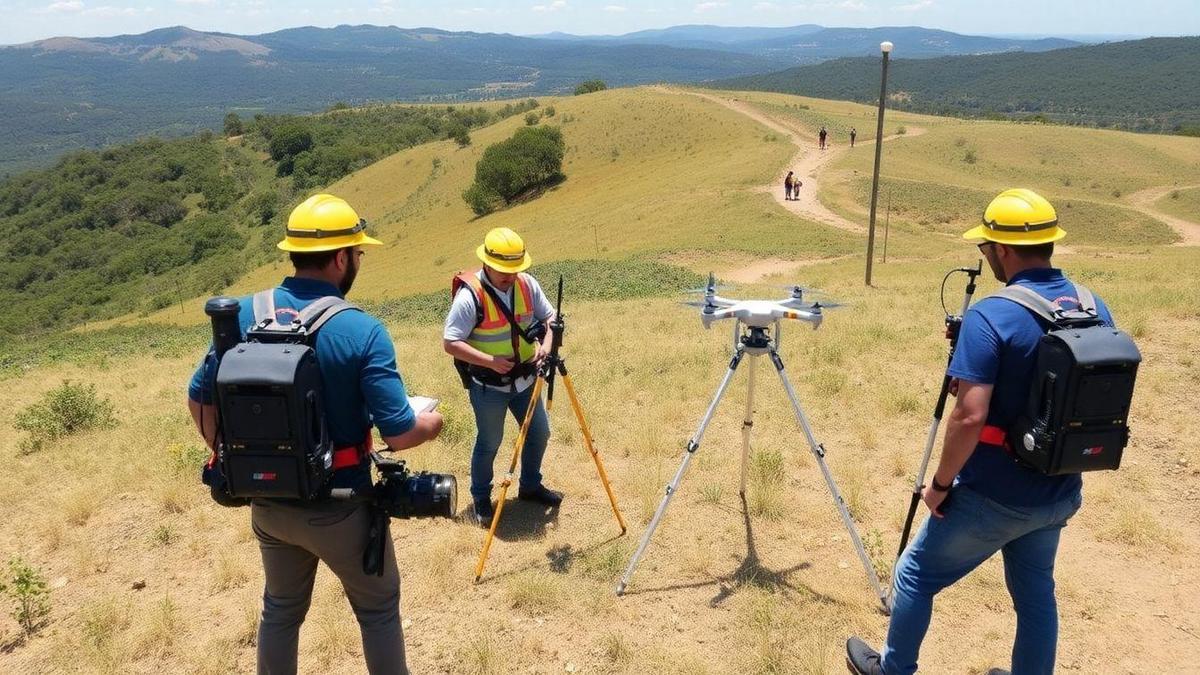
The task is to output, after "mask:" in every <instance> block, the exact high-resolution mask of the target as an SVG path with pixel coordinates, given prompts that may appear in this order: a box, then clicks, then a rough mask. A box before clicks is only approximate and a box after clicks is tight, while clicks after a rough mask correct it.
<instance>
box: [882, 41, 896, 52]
mask: <svg viewBox="0 0 1200 675" xmlns="http://www.w3.org/2000/svg"><path fill="white" fill-rule="evenodd" d="M893 46H894V45H892V43H890V42H880V43H879V51H881V52H883V53H884V54H891V53H892V47H893Z"/></svg>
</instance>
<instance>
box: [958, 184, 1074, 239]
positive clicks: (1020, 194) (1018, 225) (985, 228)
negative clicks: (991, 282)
mask: <svg viewBox="0 0 1200 675" xmlns="http://www.w3.org/2000/svg"><path fill="white" fill-rule="evenodd" d="M1065 236H1067V233H1066V231H1065V230H1063V229H1062V228H1061V227H1059V226H1058V214H1057V213H1055V211H1054V207H1053V206H1051V205H1050V202H1048V201H1046V198H1045V197H1043V196H1041V195H1039V194H1038V193H1036V192H1034V191H1033V190H1029V189H1026V188H1013V189H1011V190H1005V191H1004V192H1001V193H1000V194H998V195H996V198H995V199H993V200H992V202H991V203H990V204H988V207H987V210H985V211H984V212H983V224H982V225H977V226H975V227H973V228H971V229H970V230H967V231H966V232H964V233H963V239H966V240H968V241H971V242H973V243H977V244H980V243H983V242H985V241H993V242H996V243H997V244H1007V245H1009V246H1036V245H1037V244H1048V243H1050V242H1053V241H1058V240H1059V239H1062V238H1063V237H1065Z"/></svg>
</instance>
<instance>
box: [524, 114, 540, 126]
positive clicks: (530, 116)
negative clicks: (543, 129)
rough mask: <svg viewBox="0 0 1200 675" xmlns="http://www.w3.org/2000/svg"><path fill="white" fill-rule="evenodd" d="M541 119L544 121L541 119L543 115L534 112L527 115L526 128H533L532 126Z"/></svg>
mask: <svg viewBox="0 0 1200 675" xmlns="http://www.w3.org/2000/svg"><path fill="white" fill-rule="evenodd" d="M540 119H542V117H541V115H538V114H537V113H534V112H531V113H525V126H528V127H531V126H533V125H535V124H537V123H538V120H540Z"/></svg>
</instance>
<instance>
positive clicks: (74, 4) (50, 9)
mask: <svg viewBox="0 0 1200 675" xmlns="http://www.w3.org/2000/svg"><path fill="white" fill-rule="evenodd" d="M82 11H83V2H81V0H62V1H61V2H55V3H51V4H49V5H46V6H45V7H43V8H42V9H40V10H38V13H39V14H49V13H61V14H74V13H75V12H82Z"/></svg>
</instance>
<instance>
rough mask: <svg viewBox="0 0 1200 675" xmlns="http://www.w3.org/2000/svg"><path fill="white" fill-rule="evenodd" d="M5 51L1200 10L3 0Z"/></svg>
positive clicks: (1063, 1) (1161, 26)
mask: <svg viewBox="0 0 1200 675" xmlns="http://www.w3.org/2000/svg"><path fill="white" fill-rule="evenodd" d="M0 16H3V17H4V19H5V20H4V21H3V22H0V44H13V43H19V42H27V41H30V40H37V39H41V38H45V37H51V36H55V35H73V36H80V37H87V36H98V35H115V34H120V33H140V32H143V31H146V30H149V29H151V28H158V27H162V26H172V25H180V24H182V25H186V26H190V27H192V28H197V29H200V30H218V31H224V32H229V33H240V34H254V33H262V32H267V31H272V30H278V29H280V28H288V27H293V26H303V25H315V26H336V25H338V24H343V23H371V24H377V25H397V26H403V27H417V26H434V27H437V28H445V29H449V30H474V31H487V32H506V33H517V34H531V33H544V32H550V31H556V30H558V31H565V32H569V33H582V34H596V33H625V32H630V31H634V30H641V29H643V28H661V27H665V26H671V25H677V24H685V23H709V24H718V25H727V26H789V25H796V24H801V23H817V24H821V25H826V26H859V27H865V26H887V25H920V26H926V27H930V28H943V29H946V30H952V31H956V32H960V33H970V34H997V33H1003V34H1053V35H1079V34H1097V33H1100V34H1133V35H1198V34H1200V0H1140V1H1137V2H1132V1H1123V2H1112V1H1107V0H1094V1H1087V0H1008V1H1007V2H993V1H990V0H988V1H973V0H813V1H796V0H744V1H738V0H648V1H646V2H635V1H633V0H594V1H589V0H494V1H488V0H436V1H433V2H430V1H423V0H339V1H338V2H336V3H330V2H315V1H312V0H293V1H292V2H284V1H282V0H154V1H151V0H0Z"/></svg>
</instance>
